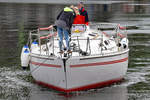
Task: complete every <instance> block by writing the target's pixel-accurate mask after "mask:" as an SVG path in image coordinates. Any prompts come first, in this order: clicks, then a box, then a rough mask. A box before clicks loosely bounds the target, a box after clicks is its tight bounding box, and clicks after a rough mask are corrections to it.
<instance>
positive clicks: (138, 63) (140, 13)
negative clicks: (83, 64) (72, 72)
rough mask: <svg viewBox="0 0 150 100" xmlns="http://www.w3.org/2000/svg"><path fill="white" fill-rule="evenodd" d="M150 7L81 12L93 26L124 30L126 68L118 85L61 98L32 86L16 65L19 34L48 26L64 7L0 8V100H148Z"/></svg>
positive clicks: (111, 6)
mask: <svg viewBox="0 0 150 100" xmlns="http://www.w3.org/2000/svg"><path fill="white" fill-rule="evenodd" d="M149 5H150V3H149V2H148V0H147V1H146V0H143V1H142V0H141V2H140V1H137V2H135V1H134V0H132V2H131V0H130V2H107V3H106V2H105V3H104V2H103V3H99V4H87V5H86V6H85V7H86V9H87V11H88V13H89V19H90V22H92V23H100V22H109V23H112V22H113V23H121V24H124V25H126V26H127V27H128V38H129V47H130V54H129V66H128V71H127V74H126V76H125V78H124V80H123V82H120V83H117V84H114V85H111V86H108V87H104V88H100V89H91V90H88V91H81V92H76V93H72V94H70V95H66V94H63V93H60V92H58V91H55V90H51V89H49V88H46V87H43V86H39V85H37V84H35V83H34V80H33V78H32V77H31V75H30V72H29V70H25V71H24V70H22V69H21V66H20V58H19V57H20V52H19V49H18V48H19V45H18V44H19V35H18V33H19V29H20V27H23V28H24V31H25V35H28V33H27V32H28V31H29V30H32V29H36V28H38V27H46V26H48V25H50V24H52V23H54V20H55V18H56V16H57V14H58V13H59V11H60V10H61V9H62V8H63V7H64V6H65V5H63V4H33V3H32V4H26V3H0V100H150V48H149V47H150V6H149Z"/></svg>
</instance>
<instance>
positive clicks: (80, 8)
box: [78, 2, 89, 25]
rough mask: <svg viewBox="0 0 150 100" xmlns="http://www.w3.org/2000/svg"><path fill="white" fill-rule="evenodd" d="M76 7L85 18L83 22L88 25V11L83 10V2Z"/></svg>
mask: <svg viewBox="0 0 150 100" xmlns="http://www.w3.org/2000/svg"><path fill="white" fill-rule="evenodd" d="M78 9H79V12H80V15H82V16H84V17H85V18H84V19H85V24H86V25H88V24H89V18H88V13H87V11H86V10H85V8H84V4H83V2H80V3H79V4H78Z"/></svg>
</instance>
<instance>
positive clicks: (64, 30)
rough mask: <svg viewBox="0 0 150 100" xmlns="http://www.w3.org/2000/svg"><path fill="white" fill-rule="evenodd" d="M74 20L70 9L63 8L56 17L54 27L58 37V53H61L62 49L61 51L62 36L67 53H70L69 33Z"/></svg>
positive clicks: (72, 11)
mask: <svg viewBox="0 0 150 100" xmlns="http://www.w3.org/2000/svg"><path fill="white" fill-rule="evenodd" d="M74 18H75V13H74V10H73V9H71V8H70V7H65V8H64V9H63V10H62V11H61V12H60V13H59V15H58V16H57V20H56V22H55V25H56V26H57V31H58V36H59V48H60V53H63V49H62V44H63V36H64V38H65V41H66V48H67V50H68V52H70V47H69V34H70V33H71V27H72V23H73V20H74Z"/></svg>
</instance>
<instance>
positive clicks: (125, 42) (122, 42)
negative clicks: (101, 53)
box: [120, 38, 129, 48]
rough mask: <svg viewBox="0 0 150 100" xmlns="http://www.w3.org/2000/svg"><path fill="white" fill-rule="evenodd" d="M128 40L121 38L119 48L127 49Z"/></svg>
mask: <svg viewBox="0 0 150 100" xmlns="http://www.w3.org/2000/svg"><path fill="white" fill-rule="evenodd" d="M128 43H129V41H128V39H127V38H123V39H122V40H121V41H120V44H121V47H123V48H124V46H126V47H128Z"/></svg>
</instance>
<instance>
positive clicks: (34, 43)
mask: <svg viewBox="0 0 150 100" xmlns="http://www.w3.org/2000/svg"><path fill="white" fill-rule="evenodd" d="M38 47H39V46H38V43H37V42H36V41H34V42H32V44H31V52H33V51H34V50H36V48H38Z"/></svg>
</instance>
